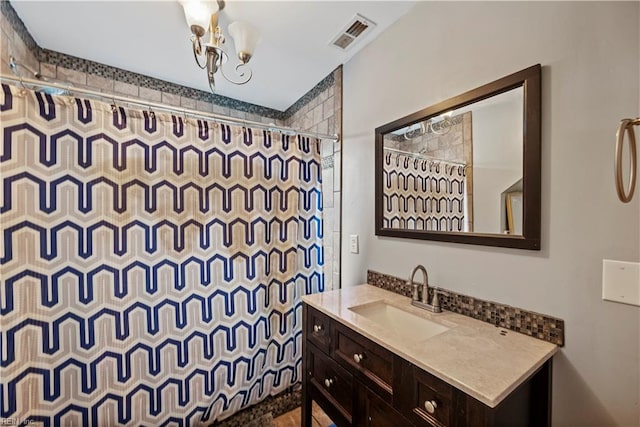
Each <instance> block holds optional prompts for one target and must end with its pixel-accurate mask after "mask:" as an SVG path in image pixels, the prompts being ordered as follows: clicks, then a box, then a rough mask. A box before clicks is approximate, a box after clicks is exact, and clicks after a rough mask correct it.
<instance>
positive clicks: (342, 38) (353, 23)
mask: <svg viewBox="0 0 640 427" xmlns="http://www.w3.org/2000/svg"><path fill="white" fill-rule="evenodd" d="M375 26H376V23H375V22H373V21H372V20H370V19H367V18H365V17H364V16H362V15H360V14H358V13H357V14H356V16H354V17H353V18H352V19H351V20H350V21H349V22H348V23H347V25H345V26H344V27H343V28H342V31H340V32H339V33H338V35H337V36H335V37H334V38H333V40H331V46H335V47H337V48H338V49H340V50H347V49H349V48H350V47H351V46H353V44H354V42H355V41H356V40H357V39H359V38H360V37H362V35H363V34H365V33H366V32H368V31H370V30H371V29H372V28H373V27H375Z"/></svg>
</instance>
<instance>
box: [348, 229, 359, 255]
mask: <svg viewBox="0 0 640 427" xmlns="http://www.w3.org/2000/svg"><path fill="white" fill-rule="evenodd" d="M349 251H350V252H351V253H352V254H357V253H358V252H360V247H359V244H358V235H357V234H352V235H350V236H349Z"/></svg>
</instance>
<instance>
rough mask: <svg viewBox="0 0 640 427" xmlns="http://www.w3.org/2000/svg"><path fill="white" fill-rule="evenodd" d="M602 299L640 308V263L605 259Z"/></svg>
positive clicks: (603, 263)
mask: <svg viewBox="0 0 640 427" xmlns="http://www.w3.org/2000/svg"><path fill="white" fill-rule="evenodd" d="M602 299H604V300H608V301H615V302H621V303H624V304H631V305H638V306H640V262H623V261H613V260H610V259H603V260H602Z"/></svg>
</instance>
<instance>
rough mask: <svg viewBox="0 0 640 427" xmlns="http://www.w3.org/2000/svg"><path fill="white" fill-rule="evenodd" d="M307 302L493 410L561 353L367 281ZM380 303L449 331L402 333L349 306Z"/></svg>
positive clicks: (552, 346)
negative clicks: (434, 310) (414, 303)
mask: <svg viewBox="0 0 640 427" xmlns="http://www.w3.org/2000/svg"><path fill="white" fill-rule="evenodd" d="M302 300H303V301H304V302H305V303H307V304H309V305H310V306H312V307H314V308H316V309H318V310H319V311H321V312H322V313H324V314H326V315H328V316H329V317H331V318H333V319H335V320H337V321H339V322H340V323H342V324H344V325H346V326H348V327H350V328H351V329H353V330H354V331H356V332H358V333H360V334H361V335H364V336H365V337H367V338H369V339H370V340H372V341H374V342H376V343H378V344H379V345H381V346H383V347H385V348H386V349H388V350H390V351H392V352H394V353H396V354H398V355H399V356H401V357H403V358H404V359H406V360H408V361H409V362H411V363H413V364H415V365H416V366H418V367H419V368H421V369H423V370H425V371H427V372H429V373H431V374H433V375H434V376H436V377H438V378H440V379H442V380H443V381H445V382H447V383H449V384H451V385H453V386H454V387H456V388H458V389H459V390H462V391H464V392H465V393H467V394H469V395H470V396H473V397H475V398H476V399H478V400H479V401H481V402H482V403H484V404H486V405H488V406H490V407H492V408H493V407H495V406H497V405H498V404H499V403H500V402H501V401H502V400H503V399H504V398H505V397H507V396H508V395H509V394H510V393H511V392H512V391H513V390H515V389H516V388H517V387H518V386H519V385H520V384H522V382H524V380H526V379H527V378H528V377H529V375H531V374H532V373H533V372H535V370H536V369H538V368H539V367H540V366H542V365H543V364H544V363H545V362H546V361H547V360H549V359H550V358H551V357H552V356H553V355H554V354H555V353H556V351H558V346H556V345H555V344H551V343H549V342H546V341H542V340H539V339H536V338H532V337H528V336H526V335H524V334H520V333H518V332H514V331H511V330H505V329H503V328H499V327H495V326H493V325H490V324H488V323H485V322H481V321H480V320H476V319H472V318H470V317H467V316H463V315H461V314H456V313H451V312H448V311H443V312H442V313H437V314H436V313H430V312H428V311H426V310H423V309H421V308H418V307H414V306H412V305H411V299H410V298H408V297H404V296H402V295H398V294H395V293H393V292H390V291H386V290H384V289H380V288H377V287H375V286H371V285H366V284H365V285H360V286H354V287H350V288H345V289H340V290H335V291H329V292H324V293H318V294H313V295H306V296H303V297H302ZM377 301H384V302H385V303H386V304H388V305H392V306H396V307H399V308H402V310H404V311H407V312H409V313H411V314H414V315H417V316H419V317H423V318H425V319H428V320H431V321H432V322H435V323H438V324H440V325H443V326H445V327H447V328H449V329H448V330H446V331H444V332H441V333H439V334H437V335H435V336H432V337H430V338H426V339H421V340H416V339H415V337H413V333H412V331H411V330H407V331H406V332H405V333H402V332H401V333H398V331H397V330H396V331H394V330H392V329H390V328H389V327H386V326H385V325H383V324H381V323H380V322H375V321H373V320H370V319H369V318H366V317H363V316H361V315H359V314H357V313H355V312H354V311H352V310H350V309H349V308H350V307H354V306H360V305H363V304H368V303H373V302H377ZM501 331H507V333H506V335H502V334H501Z"/></svg>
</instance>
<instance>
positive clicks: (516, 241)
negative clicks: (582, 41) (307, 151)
mask: <svg viewBox="0 0 640 427" xmlns="http://www.w3.org/2000/svg"><path fill="white" fill-rule="evenodd" d="M540 82H541V67H540V64H537V65H534V66H532V67H529V68H527V69H524V70H522V71H519V72H517V73H514V74H511V75H509V76H506V77H503V78H501V79H499V80H496V81H494V82H491V83H488V84H485V85H483V86H480V87H478V88H476V89H473V90H470V91H468V92H465V93H463V94H461V95H458V96H455V97H453V98H449V99H447V100H445V101H442V102H440V103H438V104H435V105H432V106H430V107H427V108H425V109H423V110H420V111H417V112H415V113H413V114H410V115H408V116H406V117H403V118H401V119H398V120H395V121H393V122H391V123H388V124H386V125H383V126H380V127H378V128H376V131H375V134H376V148H375V150H376V159H375V162H376V165H375V175H376V184H375V224H376V235H377V236H389V237H404V238H409V239H422V240H437V241H441V242H454V243H467V244H473V245H484V246H500V247H507V248H518V249H531V250H540V220H541V215H540V211H541V209H540V175H541V172H540V162H541V155H540V146H541V144H540V132H541V131H540V127H541V123H540V117H541V113H540V102H541V101H540V97H541V96H540V92H541V85H540ZM518 87H522V88H523V91H524V106H523V107H524V110H523V112H524V117H523V145H524V146H523V152H522V154H523V156H522V157H523V158H522V161H523V224H522V233H523V234H522V235H521V236H516V235H509V234H483V233H473V232H444V231H425V230H403V229H394V228H383V202H384V199H383V189H382V176H383V170H382V167H383V160H384V154H383V148H384V140H383V137H384V135H385V134H387V133H389V132H393V131H395V130H398V129H402V128H403V127H406V126H410V125H412V124H415V123H418V122H421V121H423V120H426V119H428V118H431V117H435V116H438V115H440V114H442V113H444V112H447V111H450V110H454V109H457V108H461V107H464V106H467V105H469V104H472V103H474V102H477V101H481V100H483V99H486V98H489V97H491V96H494V95H499V94H501V93H503V92H507V91H509V90H512V89H515V88H518Z"/></svg>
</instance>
